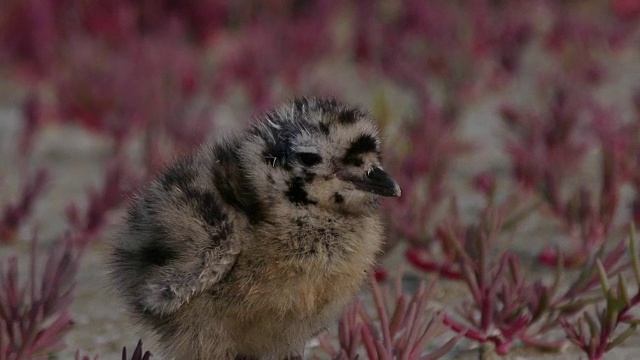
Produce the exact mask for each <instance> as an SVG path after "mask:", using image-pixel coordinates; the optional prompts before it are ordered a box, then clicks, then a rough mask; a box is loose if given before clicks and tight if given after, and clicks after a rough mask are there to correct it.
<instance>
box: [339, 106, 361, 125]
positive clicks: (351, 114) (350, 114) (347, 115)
mask: <svg viewBox="0 0 640 360" xmlns="http://www.w3.org/2000/svg"><path fill="white" fill-rule="evenodd" d="M358 115H360V113H359V112H358V111H357V110H356V109H348V110H343V111H341V112H340V113H339V114H338V122H340V124H342V125H350V124H353V123H354V122H356V120H357V119H358Z"/></svg>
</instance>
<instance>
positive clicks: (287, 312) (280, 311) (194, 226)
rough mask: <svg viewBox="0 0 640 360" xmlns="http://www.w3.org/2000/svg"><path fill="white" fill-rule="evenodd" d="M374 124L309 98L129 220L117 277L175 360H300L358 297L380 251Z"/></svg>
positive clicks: (193, 165)
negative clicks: (311, 341) (314, 339)
mask: <svg viewBox="0 0 640 360" xmlns="http://www.w3.org/2000/svg"><path fill="white" fill-rule="evenodd" d="M380 154H381V151H380V140H379V137H378V132H377V130H376V127H375V125H374V123H373V122H372V120H371V118H370V116H368V115H367V114H366V113H365V112H363V111H361V110H360V109H358V108H356V107H353V106H349V105H346V104H342V103H339V102H337V101H335V100H332V99H308V98H300V99H296V100H294V101H292V102H291V103H289V104H287V105H285V106H283V107H281V108H280V109H278V110H276V111H273V112H271V113H268V114H266V115H265V116H264V119H262V121H260V122H257V123H255V124H253V125H252V126H251V127H249V128H248V129H247V130H245V131H243V132H240V133H237V134H235V135H233V136H230V137H228V138H226V139H225V140H221V141H219V142H217V143H214V144H213V145H210V146H205V147H204V148H202V149H201V150H200V151H199V152H197V153H196V154H195V155H192V156H189V157H186V158H183V159H181V160H179V161H177V162H176V163H175V164H173V165H171V166H170V167H169V168H168V169H166V171H164V172H163V173H162V174H161V175H160V176H159V177H158V178H157V179H156V180H154V181H153V182H151V183H150V184H149V185H148V186H147V187H146V188H145V189H143V190H141V191H140V192H139V194H138V195H137V196H136V198H135V199H134V201H133V202H132V204H131V205H130V207H129V209H128V216H127V217H126V222H125V225H124V227H123V229H122V231H121V234H120V236H118V239H117V240H116V244H115V245H114V247H113V251H112V253H111V257H110V260H111V261H110V267H111V270H112V276H113V278H114V280H115V284H116V289H117V290H118V292H119V293H120V295H121V296H122V297H123V298H124V299H125V301H126V303H127V304H128V306H129V307H130V309H131V312H132V313H133V314H134V315H135V317H136V318H137V319H138V320H139V321H140V323H141V325H142V326H143V327H144V328H146V329H148V330H150V331H151V332H152V333H155V335H157V337H158V340H159V343H160V344H161V345H162V346H163V351H164V352H165V354H166V355H167V356H169V357H174V358H176V359H234V358H235V359H240V358H262V359H278V358H284V357H289V356H302V352H303V349H304V345H305V342H306V341H308V340H309V339H310V338H311V337H313V336H314V335H316V334H317V333H318V332H319V331H321V330H322V329H323V328H325V327H326V326H328V325H329V324H330V323H331V322H332V321H333V320H335V318H336V317H337V316H338V315H339V314H340V312H341V310H342V308H343V307H344V306H345V305H346V304H347V303H348V302H349V301H350V300H352V298H353V297H354V296H355V295H356V294H357V292H358V291H359V290H360V289H361V287H362V286H363V284H364V283H365V280H366V278H367V273H368V271H370V270H371V269H372V267H373V266H374V263H375V260H376V255H377V253H378V252H379V250H380V246H381V243H382V240H383V239H382V224H381V220H380V216H379V214H378V211H377V210H378V202H379V197H380V196H389V197H391V196H394V197H397V196H400V188H399V186H398V184H397V183H396V182H395V181H394V180H393V178H392V177H391V176H389V174H387V173H386V172H384V171H383V170H382V166H381V155H380Z"/></svg>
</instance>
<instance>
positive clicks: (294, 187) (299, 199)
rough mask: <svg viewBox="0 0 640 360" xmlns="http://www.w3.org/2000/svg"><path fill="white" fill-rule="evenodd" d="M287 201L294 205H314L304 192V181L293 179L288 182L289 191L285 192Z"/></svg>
mask: <svg viewBox="0 0 640 360" xmlns="http://www.w3.org/2000/svg"><path fill="white" fill-rule="evenodd" d="M285 195H286V196H287V199H289V201H291V202H292V203H294V204H296V205H309V204H316V202H315V201H313V200H310V199H309V197H308V194H307V192H306V190H305V189H304V179H303V178H301V177H295V178H293V180H291V181H290V182H289V189H288V190H287V191H286V192H285Z"/></svg>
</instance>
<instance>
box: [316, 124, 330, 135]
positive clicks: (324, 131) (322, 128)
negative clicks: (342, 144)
mask: <svg viewBox="0 0 640 360" xmlns="http://www.w3.org/2000/svg"><path fill="white" fill-rule="evenodd" d="M318 129H320V132H321V133H322V134H323V135H325V136H328V135H329V134H330V133H331V130H330V129H329V124H327V123H324V122H321V123H320V125H318Z"/></svg>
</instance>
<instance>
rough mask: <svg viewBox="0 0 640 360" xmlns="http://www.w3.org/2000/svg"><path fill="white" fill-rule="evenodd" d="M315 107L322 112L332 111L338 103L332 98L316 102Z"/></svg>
mask: <svg viewBox="0 0 640 360" xmlns="http://www.w3.org/2000/svg"><path fill="white" fill-rule="evenodd" d="M317 107H318V108H320V109H322V110H329V111H333V110H335V108H336V107H338V101H336V99H334V98H325V99H318V100H317Z"/></svg>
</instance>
